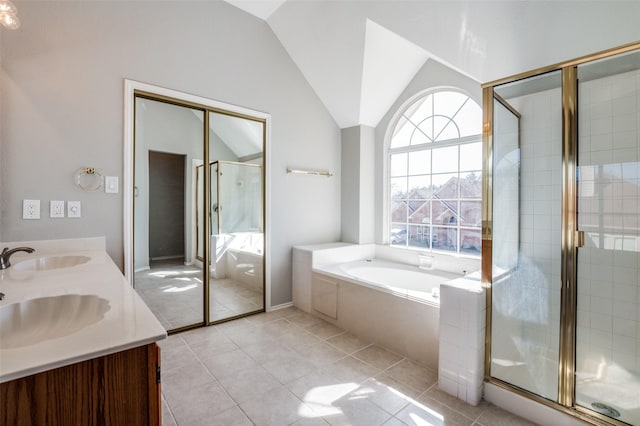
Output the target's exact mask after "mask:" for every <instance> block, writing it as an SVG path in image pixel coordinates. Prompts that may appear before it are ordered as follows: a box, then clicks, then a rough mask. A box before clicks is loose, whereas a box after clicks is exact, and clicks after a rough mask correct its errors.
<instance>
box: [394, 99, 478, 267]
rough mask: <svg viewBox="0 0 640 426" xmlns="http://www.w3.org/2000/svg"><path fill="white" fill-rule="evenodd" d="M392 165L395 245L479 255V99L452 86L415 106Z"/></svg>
mask: <svg viewBox="0 0 640 426" xmlns="http://www.w3.org/2000/svg"><path fill="white" fill-rule="evenodd" d="M388 164H389V168H388V170H389V175H388V181H389V207H390V211H389V242H390V244H391V245H393V246H400V247H407V248H416V249H427V250H443V251H448V252H455V253H467V254H472V255H479V254H480V249H481V240H482V238H481V220H482V214H481V207H482V198H481V197H482V109H481V108H480V106H479V105H478V104H477V103H476V102H475V101H473V99H471V98H470V97H469V96H468V95H466V94H464V93H461V92H458V91H454V90H451V89H446V90H439V91H433V92H429V93H427V94H426V95H425V96H423V97H421V98H419V99H418V100H416V101H415V102H413V103H412V104H411V105H409V106H408V107H407V108H406V109H405V110H404V112H402V114H401V115H400V117H399V118H398V119H397V121H396V123H395V125H394V128H393V132H392V133H391V141H390V145H389V151H388Z"/></svg>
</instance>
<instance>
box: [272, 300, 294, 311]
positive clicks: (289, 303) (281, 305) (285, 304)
mask: <svg viewBox="0 0 640 426" xmlns="http://www.w3.org/2000/svg"><path fill="white" fill-rule="evenodd" d="M292 306H293V302H287V303H282V304H280V305H276V306H271V307H269V308H267V309H266V311H267V312H273V311H277V310H279V309H285V308H291V307H292Z"/></svg>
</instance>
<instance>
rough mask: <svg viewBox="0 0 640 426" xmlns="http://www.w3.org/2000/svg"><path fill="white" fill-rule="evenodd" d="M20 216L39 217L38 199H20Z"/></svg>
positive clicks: (26, 217) (25, 217)
mask: <svg viewBox="0 0 640 426" xmlns="http://www.w3.org/2000/svg"><path fill="white" fill-rule="evenodd" d="M22 218H23V219H40V200H22Z"/></svg>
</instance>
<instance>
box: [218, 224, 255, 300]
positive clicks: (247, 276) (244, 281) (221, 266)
mask: <svg viewBox="0 0 640 426" xmlns="http://www.w3.org/2000/svg"><path fill="white" fill-rule="evenodd" d="M263 247H264V234H263V233H261V232H234V233H231V234H219V235H212V236H211V253H215V261H213V259H212V262H211V278H212V279H225V278H228V279H232V280H234V281H236V282H237V283H239V284H241V285H243V286H245V287H247V288H250V289H252V290H255V291H259V292H262V282H263V263H264V260H263Z"/></svg>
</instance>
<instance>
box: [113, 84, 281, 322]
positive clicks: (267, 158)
mask: <svg viewBox="0 0 640 426" xmlns="http://www.w3.org/2000/svg"><path fill="white" fill-rule="evenodd" d="M136 92H147V93H150V94H152V95H158V96H159V97H169V98H173V99H176V100H177V101H180V102H184V103H186V104H194V105H199V106H201V107H204V108H206V109H216V110H223V111H229V112H231V113H234V114H238V115H246V116H250V117H255V118H258V119H261V120H264V124H265V129H264V154H263V165H264V171H263V175H264V193H263V200H264V201H263V204H264V205H263V209H264V210H263V214H264V217H263V223H264V291H265V295H264V296H265V297H264V309H265V311H266V312H269V311H270V310H271V262H270V258H271V255H270V254H271V215H270V214H269V212H270V211H271V196H270V195H271V177H270V174H269V173H268V171H269V170H271V114H268V113H265V112H262V111H256V110H252V109H248V108H244V107H239V106H237V105H231V104H227V103H224V102H220V101H216V100H213V99H209V98H204V97H201V96H197V95H192V94H189V93H185V92H180V91H177V90H172V89H167V88H164V87H160V86H154V85H151V84H147V83H142V82H139V81H135V80H129V79H124V126H123V127H124V170H123V189H122V192H123V231H124V235H123V237H124V238H123V241H124V276H125V279H126V280H127V282H128V283H129V284H130V285H131V286H133V276H134V273H133V194H134V170H133V167H134V162H133V161H134V131H135V117H134V111H135V108H134V106H135V93H136ZM208 275H209V274H206V276H207V277H208ZM206 279H207V281H208V278H206ZM207 293H208V292H207ZM205 314H206V312H205ZM204 319H205V325H209V324H211V323H212V322H211V321H210V320H209V318H208V315H205V317H204Z"/></svg>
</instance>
